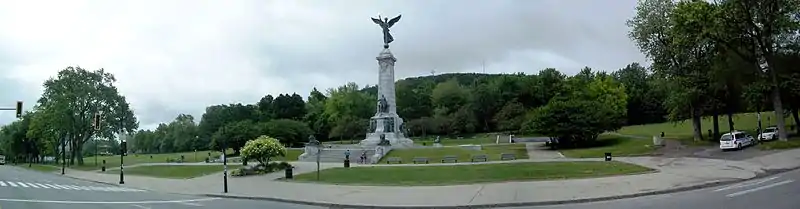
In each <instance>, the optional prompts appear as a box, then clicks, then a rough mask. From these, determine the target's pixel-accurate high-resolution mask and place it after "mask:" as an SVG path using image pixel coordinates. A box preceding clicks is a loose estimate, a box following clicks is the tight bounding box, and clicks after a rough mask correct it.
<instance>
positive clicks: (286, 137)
mask: <svg viewBox="0 0 800 209" xmlns="http://www.w3.org/2000/svg"><path fill="white" fill-rule="evenodd" d="M258 128H259V133H260V134H264V135H269V136H273V137H275V138H276V139H278V140H279V141H280V142H281V143H282V144H285V145H286V146H290V147H296V146H300V145H302V144H303V142H305V141H307V140H308V136H310V135H311V134H313V133H314V132H313V131H312V130H311V129H310V128H309V127H308V125H306V123H303V122H300V121H296V120H290V119H277V120H272V121H269V122H266V123H262V124H260V125H259V127H258Z"/></svg>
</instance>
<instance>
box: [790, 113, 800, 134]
mask: <svg viewBox="0 0 800 209" xmlns="http://www.w3.org/2000/svg"><path fill="white" fill-rule="evenodd" d="M797 111H800V109H798V108H795V109H794V111H792V116H794V130H795V132H796V133H797V134H800V116H798V114H797Z"/></svg>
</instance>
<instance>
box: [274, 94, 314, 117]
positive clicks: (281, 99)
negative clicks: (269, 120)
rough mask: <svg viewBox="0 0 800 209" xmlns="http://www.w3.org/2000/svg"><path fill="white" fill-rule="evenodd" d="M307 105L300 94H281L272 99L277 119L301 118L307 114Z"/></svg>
mask: <svg viewBox="0 0 800 209" xmlns="http://www.w3.org/2000/svg"><path fill="white" fill-rule="evenodd" d="M305 105H306V104H305V102H304V101H303V97H301V96H300V95H298V94H292V95H289V94H280V95H278V97H276V98H275V100H274V101H272V111H273V112H274V115H275V118H277V119H292V120H300V119H303V117H304V116H305V114H306V106H305Z"/></svg>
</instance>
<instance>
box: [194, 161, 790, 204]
mask: <svg viewBox="0 0 800 209" xmlns="http://www.w3.org/2000/svg"><path fill="white" fill-rule="evenodd" d="M794 170H800V168H793V169H775V170H765V171H764V172H763V173H760V174H758V175H756V176H755V177H753V178H749V179H737V180H728V181H719V182H712V183H706V184H699V185H694V186H688V187H680V188H673V189H666V190H658V191H650V192H644V193H637V194H628V195H618V196H609V197H597V198H585V199H575V200H557V201H541V202H519V203H498V204H482V205H454V206H381V205H352V204H337V203H323V202H311V201H302V200H291V199H284V198H275V197H251V196H237V195H224V194H202V196H206V197H217V198H227V199H246V200H265V201H273V202H284V203H291V204H301V205H311V206H320V207H328V208H420V209H429V208H430V209H441V208H497V207H524V206H548V205H563V204H574V203H589V202H600V201H608V200H619V199H628V198H635V197H644V196H652V195H660V194H669V193H676V192H685V191H691V190H698V189H704V188H709V187H714V186H721V185H727V184H734V183H739V182H744V181H750V180H754V179H760V178H765V177H769V176H773V175H778V174H781V173H785V172H789V171H794Z"/></svg>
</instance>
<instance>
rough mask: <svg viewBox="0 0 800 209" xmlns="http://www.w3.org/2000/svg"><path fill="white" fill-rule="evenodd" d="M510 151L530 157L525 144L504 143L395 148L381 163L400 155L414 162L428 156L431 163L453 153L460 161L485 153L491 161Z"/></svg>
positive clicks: (405, 161) (437, 161) (519, 157)
mask: <svg viewBox="0 0 800 209" xmlns="http://www.w3.org/2000/svg"><path fill="white" fill-rule="evenodd" d="M502 153H510V154H514V155H516V157H517V159H528V151H527V150H526V149H525V144H503V145H492V146H482V148H481V150H480V151H477V150H468V149H464V148H460V147H441V148H426V149H395V150H392V151H391V152H389V154H388V155H386V156H385V157H383V159H381V161H380V162H379V163H385V162H386V159H389V158H390V157H399V158H400V159H402V160H403V163H412V162H411V159H413V158H414V157H427V158H428V159H429V160H430V163H441V160H442V158H443V157H444V156H448V155H453V156H456V157H458V162H470V159H471V157H472V156H473V155H478V154H485V155H486V156H487V157H488V158H489V159H488V160H489V161H497V160H500V154H502Z"/></svg>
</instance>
